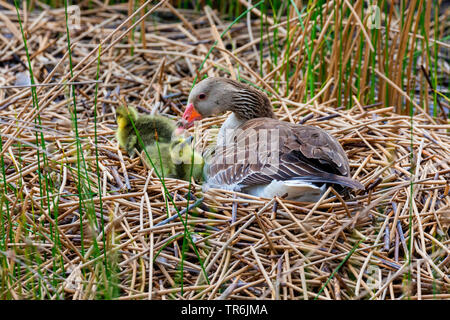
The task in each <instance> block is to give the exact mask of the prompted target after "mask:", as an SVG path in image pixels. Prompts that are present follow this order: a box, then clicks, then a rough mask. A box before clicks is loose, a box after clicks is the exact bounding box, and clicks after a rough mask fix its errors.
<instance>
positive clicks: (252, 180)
mask: <svg viewBox="0 0 450 320" xmlns="http://www.w3.org/2000/svg"><path fill="white" fill-rule="evenodd" d="M226 111H231V112H232V113H231V115H230V116H229V117H228V118H227V119H226V121H225V122H224V123H223V125H222V127H221V128H220V131H219V135H218V137H217V145H216V147H215V149H214V154H213V155H212V157H211V158H210V159H208V160H207V161H206V164H205V169H204V170H205V173H204V175H205V178H206V183H205V184H204V190H207V189H208V188H210V187H214V188H222V189H224V188H225V189H229V190H234V191H241V192H244V193H247V194H252V195H256V196H261V197H266V198H271V197H273V196H285V197H286V198H287V199H292V200H297V201H317V200H318V199H319V198H320V197H321V195H322V194H323V193H324V191H325V186H326V185H327V184H332V185H335V186H336V185H337V186H339V187H340V188H341V189H342V187H349V188H354V189H364V186H363V185H362V184H361V183H359V182H358V181H355V180H353V179H351V178H350V167H349V163H348V158H347V155H346V153H345V152H344V150H343V149H342V146H341V145H340V144H339V142H338V141H337V140H336V139H335V138H333V137H332V136H331V135H330V134H328V133H327V132H326V131H324V130H322V129H320V128H317V127H313V126H306V125H299V124H292V123H289V122H284V121H280V120H277V119H276V117H275V114H274V112H273V108H272V105H271V103H270V100H269V98H268V97H267V96H266V95H265V94H264V93H263V92H261V91H259V90H257V89H255V88H253V87H251V86H248V85H245V84H242V83H239V82H237V81H234V80H230V79H226V78H207V79H205V80H203V81H201V82H199V83H198V84H197V85H196V86H195V87H194V88H193V89H192V91H191V93H190V95H189V98H188V105H187V107H186V110H185V112H184V114H183V119H184V122H185V124H184V126H185V127H190V126H192V124H193V122H194V121H196V120H199V119H202V118H205V117H212V116H215V115H219V114H222V113H224V112H226Z"/></svg>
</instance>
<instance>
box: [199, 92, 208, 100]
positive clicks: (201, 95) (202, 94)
mask: <svg viewBox="0 0 450 320" xmlns="http://www.w3.org/2000/svg"><path fill="white" fill-rule="evenodd" d="M198 98H199V99H200V100H203V99H205V98H206V94H204V93H200V94H199V95H198Z"/></svg>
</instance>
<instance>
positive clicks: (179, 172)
mask: <svg viewBox="0 0 450 320" xmlns="http://www.w3.org/2000/svg"><path fill="white" fill-rule="evenodd" d="M130 118H131V119H132V120H133V122H134V126H135V127H136V130H137V131H138V132H139V135H140V137H141V139H142V143H143V145H144V147H145V151H146V152H145V151H144V150H142V148H141V144H140V143H139V141H138V138H137V134H136V130H135V129H134V128H133V125H132V124H131V121H130ZM116 121H117V132H116V137H117V141H118V142H119V145H120V146H121V147H122V148H124V149H126V150H127V153H128V155H129V156H130V157H133V156H134V155H135V150H138V151H142V152H141V156H142V159H143V160H144V163H145V164H146V165H147V167H149V168H150V169H151V168H153V166H152V165H151V163H150V160H149V159H148V157H150V159H151V161H152V162H153V165H154V166H155V168H156V170H157V171H158V173H159V174H162V172H161V170H163V171H164V176H165V177H171V178H177V179H183V180H187V181H189V180H190V174H191V162H192V159H193V160H194V162H193V164H194V165H193V168H192V177H193V178H194V179H195V180H197V181H200V180H201V179H202V175H203V163H204V161H203V157H202V156H201V155H200V154H199V153H198V152H196V151H194V150H193V148H192V147H191V142H192V137H190V138H187V139H184V138H183V137H182V136H180V134H181V132H179V130H176V129H175V128H176V125H175V122H174V121H172V120H170V119H168V118H166V117H164V116H160V115H147V114H141V113H138V112H137V110H136V109H135V108H133V107H131V106H129V107H119V108H117V110H116ZM147 154H148V157H147ZM192 156H193V158H192Z"/></svg>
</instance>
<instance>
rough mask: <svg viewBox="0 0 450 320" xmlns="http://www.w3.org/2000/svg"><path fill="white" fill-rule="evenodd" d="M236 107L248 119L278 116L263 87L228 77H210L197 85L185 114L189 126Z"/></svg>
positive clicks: (238, 112)
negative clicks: (260, 89) (256, 87)
mask: <svg viewBox="0 0 450 320" xmlns="http://www.w3.org/2000/svg"><path fill="white" fill-rule="evenodd" d="M226 111H232V112H233V114H234V116H235V117H236V118H237V119H238V120H240V121H242V122H245V121H246V120H250V119H253V118H262V117H269V118H275V115H274V113H273V111H272V105H271V104H270V100H269V98H268V97H267V96H266V95H265V94H264V93H263V92H261V91H259V90H257V89H255V88H253V87H251V86H249V85H246V84H243V83H240V82H237V81H234V80H231V79H227V78H216V77H212V78H207V79H204V80H202V81H200V82H199V83H198V84H197V85H195V86H194V88H193V89H192V91H191V93H190V94H189V98H188V104H187V107H186V110H185V112H184V114H183V120H184V121H185V127H191V126H192V125H193V123H194V122H195V121H196V120H200V119H203V118H208V117H213V116H217V115H220V114H222V113H225V112H226Z"/></svg>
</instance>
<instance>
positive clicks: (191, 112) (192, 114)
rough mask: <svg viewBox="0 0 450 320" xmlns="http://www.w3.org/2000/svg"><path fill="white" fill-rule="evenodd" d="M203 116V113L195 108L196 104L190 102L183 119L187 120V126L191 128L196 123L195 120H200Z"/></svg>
mask: <svg viewBox="0 0 450 320" xmlns="http://www.w3.org/2000/svg"><path fill="white" fill-rule="evenodd" d="M201 118H202V116H201V114H200V113H198V111H197V110H195V108H194V105H193V104H192V103H189V104H188V105H187V107H186V110H185V111H184V113H183V120H184V121H185V122H186V124H185V125H184V127H185V128H190V127H192V125H193V124H194V121H196V120H200V119H201Z"/></svg>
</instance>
